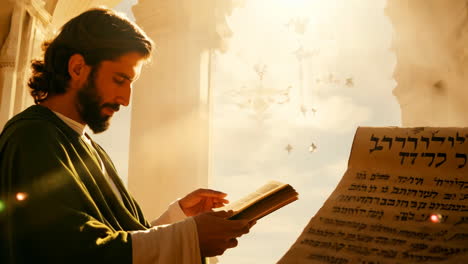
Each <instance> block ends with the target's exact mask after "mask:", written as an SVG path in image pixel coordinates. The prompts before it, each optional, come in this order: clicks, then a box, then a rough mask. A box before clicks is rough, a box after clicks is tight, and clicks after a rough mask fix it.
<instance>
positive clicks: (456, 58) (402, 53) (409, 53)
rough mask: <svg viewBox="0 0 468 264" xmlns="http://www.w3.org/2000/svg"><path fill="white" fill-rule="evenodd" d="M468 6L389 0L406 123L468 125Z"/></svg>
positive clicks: (462, 0)
mask: <svg viewBox="0 0 468 264" xmlns="http://www.w3.org/2000/svg"><path fill="white" fill-rule="evenodd" d="M448 2H450V3H448ZM467 6H468V1H467V0H450V1H444V0H389V1H388V5H387V10H386V11H387V14H388V15H389V17H390V19H391V21H392V24H393V26H394V36H393V46H394V50H395V53H396V57H397V65H396V69H395V73H394V78H395V80H396V81H397V87H396V88H395V90H394V91H393V92H394V94H395V96H396V97H397V98H398V101H399V103H400V106H401V110H402V111H401V112H402V123H403V125H404V126H468V115H467V114H466V113H467V111H468V89H466V86H467V85H468V79H467V75H466V74H465V71H467V69H468V67H467V66H468V60H467V54H468V53H467V51H468V49H467V48H466V47H468V9H467Z"/></svg>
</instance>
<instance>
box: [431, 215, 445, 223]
mask: <svg viewBox="0 0 468 264" xmlns="http://www.w3.org/2000/svg"><path fill="white" fill-rule="evenodd" d="M429 219H430V220H431V222H432V223H440V220H441V219H442V216H441V215H440V214H431V216H430V217H429Z"/></svg>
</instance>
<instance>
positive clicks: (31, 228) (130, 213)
mask: <svg viewBox="0 0 468 264" xmlns="http://www.w3.org/2000/svg"><path fill="white" fill-rule="evenodd" d="M93 144H94V147H95V148H96V150H97V152H98V154H99V156H100V157H101V159H102V161H103V163H104V166H105V170H106V171H107V173H108V175H109V176H110V177H111V178H112V179H113V181H114V182H115V184H116V186H117V188H118V189H119V191H120V193H121V195H122V201H120V200H119V199H118V198H117V197H116V196H115V194H114V193H113V191H112V189H111V187H110V185H109V183H108V182H107V180H106V179H105V175H104V174H103V172H102V170H101V168H100V167H99V164H100V163H98V159H97V158H96V156H94V155H93V153H92V152H91V151H90V150H89V148H88V147H87V145H86V143H85V142H84V141H83V140H82V139H81V138H80V135H79V134H78V133H77V132H76V131H74V130H73V129H72V128H70V127H69V126H68V125H66V124H65V123H64V122H63V121H62V120H61V119H59V118H58V117H57V116H56V115H55V114H54V113H53V112H52V111H50V110H49V109H48V108H45V107H43V106H39V105H36V106H31V107H29V108H28V109H26V110H25V111H24V112H22V113H20V114H18V115H16V116H15V117H13V118H12V119H11V120H10V121H9V122H8V123H7V124H6V125H5V127H4V129H3V131H2V134H1V135H0V199H1V201H2V202H3V204H4V205H5V206H4V208H3V209H1V208H0V210H1V211H0V239H1V240H0V256H1V257H0V263H114V264H115V263H131V262H132V245H131V236H130V234H129V233H128V232H127V231H131V230H142V229H146V228H149V227H150V225H149V224H148V222H147V221H146V220H145V218H144V216H143V214H142V212H141V209H140V207H139V206H138V204H137V203H136V201H135V200H134V199H133V197H132V196H131V195H130V194H129V193H128V192H127V190H126V188H125V187H124V185H123V184H122V182H121V180H120V178H119V177H118V176H117V172H116V169H115V167H114V165H113V164H112V161H111V159H110V158H109V156H108V155H107V154H106V153H105V152H104V150H103V149H102V148H101V147H100V146H99V145H97V144H96V143H94V142H93ZM19 192H21V193H24V194H26V199H24V200H22V201H19V200H18V199H17V198H16V195H17V193H19Z"/></svg>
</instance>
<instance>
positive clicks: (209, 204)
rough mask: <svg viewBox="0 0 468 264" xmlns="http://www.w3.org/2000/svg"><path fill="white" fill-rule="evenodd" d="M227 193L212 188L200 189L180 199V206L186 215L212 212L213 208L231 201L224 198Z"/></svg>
mask: <svg viewBox="0 0 468 264" xmlns="http://www.w3.org/2000/svg"><path fill="white" fill-rule="evenodd" d="M226 195H227V194H225V193H223V192H218V191H214V190H210V189H198V190H196V191H193V192H191V193H190V194H188V195H187V196H185V197H184V198H182V199H180V200H179V205H180V208H182V211H184V213H185V215H186V216H195V215H198V214H201V213H205V212H211V211H212V209H213V208H218V207H222V206H224V204H226V203H229V201H228V200H226V199H224V197H226Z"/></svg>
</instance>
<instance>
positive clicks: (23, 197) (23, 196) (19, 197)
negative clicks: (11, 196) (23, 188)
mask: <svg viewBox="0 0 468 264" xmlns="http://www.w3.org/2000/svg"><path fill="white" fill-rule="evenodd" d="M27 197H28V195H27V194H26V193H23V192H19V193H17V194H16V200H18V201H20V202H21V201H24V200H26V198H27Z"/></svg>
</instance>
